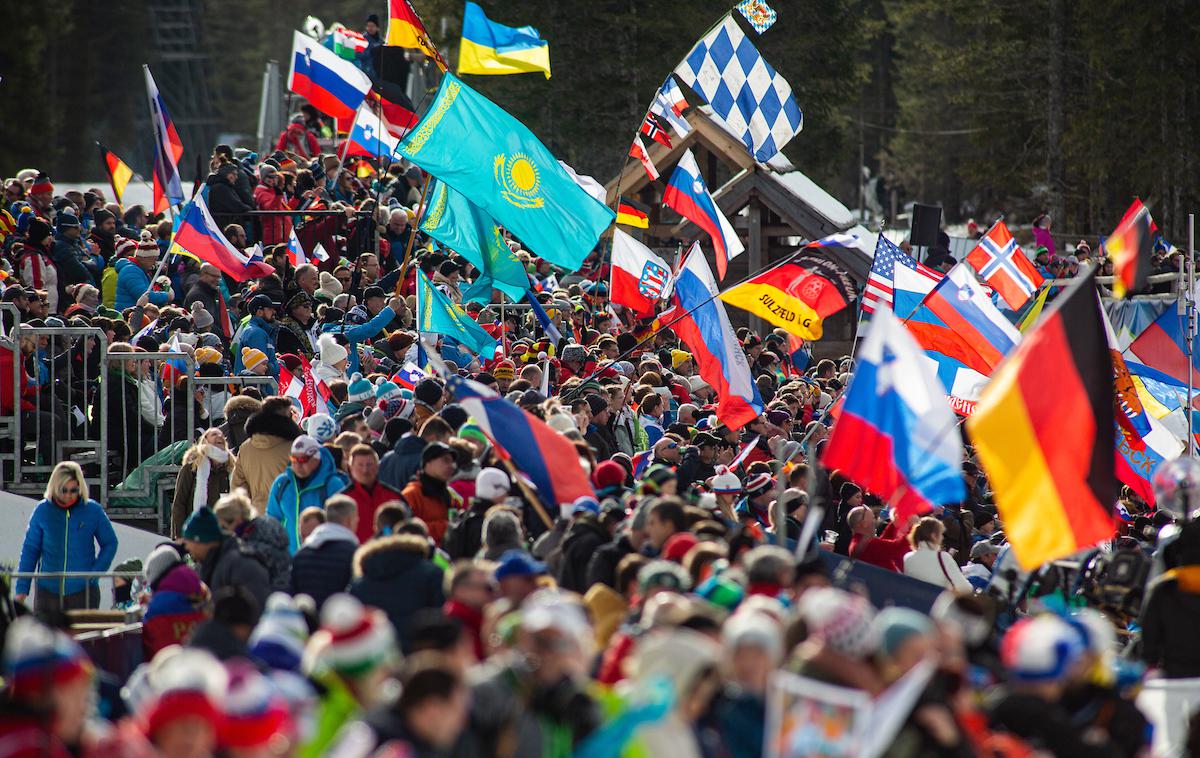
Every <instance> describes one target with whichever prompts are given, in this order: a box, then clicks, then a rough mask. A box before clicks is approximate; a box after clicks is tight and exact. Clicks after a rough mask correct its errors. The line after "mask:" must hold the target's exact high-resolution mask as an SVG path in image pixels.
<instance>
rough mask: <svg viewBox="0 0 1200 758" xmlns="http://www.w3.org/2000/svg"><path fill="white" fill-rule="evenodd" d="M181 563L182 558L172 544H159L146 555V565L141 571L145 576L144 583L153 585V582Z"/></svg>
mask: <svg viewBox="0 0 1200 758" xmlns="http://www.w3.org/2000/svg"><path fill="white" fill-rule="evenodd" d="M181 563H183V558H182V557H181V556H180V555H179V551H178V550H176V549H175V546H174V545H159V546H158V547H156V548H154V550H152V551H151V552H150V555H148V556H146V567H145V569H143V571H142V573H143V574H145V576H146V584H148V585H150V586H151V587H153V586H154V584H155V582H157V581H158V580H159V579H162V578H163V577H164V576H166V574H167V572H168V571H170V570H171V569H173V568H175V567H176V566H178V565H179V564H181Z"/></svg>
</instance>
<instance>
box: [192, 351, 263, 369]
mask: <svg viewBox="0 0 1200 758" xmlns="http://www.w3.org/2000/svg"><path fill="white" fill-rule="evenodd" d="M259 352H262V351H261V350H260V351H259ZM195 357H196V365H197V366H205V365H215V364H218V363H220V362H221V357H222V356H221V351H220V350H216V349H214V348H211V347H198V348H196V351H195ZM263 357H264V358H265V357H266V356H263Z"/></svg>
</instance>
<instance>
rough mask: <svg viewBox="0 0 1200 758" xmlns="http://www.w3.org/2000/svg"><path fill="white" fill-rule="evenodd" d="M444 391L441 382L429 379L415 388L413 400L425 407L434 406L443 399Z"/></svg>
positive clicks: (423, 380)
mask: <svg viewBox="0 0 1200 758" xmlns="http://www.w3.org/2000/svg"><path fill="white" fill-rule="evenodd" d="M443 390H444V388H443V387H442V383H441V382H439V381H438V380H437V379H434V378H432V377H427V378H425V379H422V380H421V381H419V382H417V386H416V387H414V388H413V400H416V401H417V402H418V403H421V404H422V405H425V406H433V405H434V404H435V403H437V401H438V400H441V399H442V392H443Z"/></svg>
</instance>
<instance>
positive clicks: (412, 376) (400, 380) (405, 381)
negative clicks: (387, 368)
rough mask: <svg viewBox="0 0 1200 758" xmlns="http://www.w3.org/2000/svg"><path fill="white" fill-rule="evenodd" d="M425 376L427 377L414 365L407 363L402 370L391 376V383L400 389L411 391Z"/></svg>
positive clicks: (410, 362)
mask: <svg viewBox="0 0 1200 758" xmlns="http://www.w3.org/2000/svg"><path fill="white" fill-rule="evenodd" d="M427 376H429V375H428V374H426V373H425V372H424V371H422V370H421V369H419V368H417V365H416V364H415V363H413V362H412V361H409V362H407V363H405V364H404V367H403V368H401V369H400V370H399V371H397V372H396V373H395V374H393V375H392V381H393V382H395V383H396V384H397V385H398V386H400V387H404V388H405V389H410V390H411V389H415V388H416V386H417V382H419V381H421V380H422V379H424V378H425V377H427Z"/></svg>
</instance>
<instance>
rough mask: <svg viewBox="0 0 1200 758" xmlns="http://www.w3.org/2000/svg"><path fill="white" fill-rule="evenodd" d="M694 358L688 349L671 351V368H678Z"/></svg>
mask: <svg viewBox="0 0 1200 758" xmlns="http://www.w3.org/2000/svg"><path fill="white" fill-rule="evenodd" d="M691 359H692V354H691V353H689V352H688V351H686V350H672V351H671V368H673V369H677V368H679V367H680V366H682V365H683V364H684V363H686V362H688V361H690V360H691Z"/></svg>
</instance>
